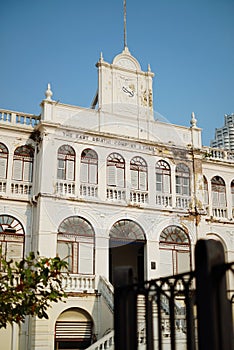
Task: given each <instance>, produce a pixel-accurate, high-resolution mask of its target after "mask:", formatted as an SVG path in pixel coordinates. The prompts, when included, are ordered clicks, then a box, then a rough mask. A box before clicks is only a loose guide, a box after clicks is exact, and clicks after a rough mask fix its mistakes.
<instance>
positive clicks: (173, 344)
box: [169, 284, 176, 350]
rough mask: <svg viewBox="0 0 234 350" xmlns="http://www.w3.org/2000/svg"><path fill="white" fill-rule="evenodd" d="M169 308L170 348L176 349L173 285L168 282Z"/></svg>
mask: <svg viewBox="0 0 234 350" xmlns="http://www.w3.org/2000/svg"><path fill="white" fill-rule="evenodd" d="M169 310H170V315H169V316H170V318H169V319H170V333H171V350H176V338H175V300H174V285H173V284H170V298H169Z"/></svg>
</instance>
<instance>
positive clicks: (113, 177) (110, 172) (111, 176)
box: [107, 165, 116, 186]
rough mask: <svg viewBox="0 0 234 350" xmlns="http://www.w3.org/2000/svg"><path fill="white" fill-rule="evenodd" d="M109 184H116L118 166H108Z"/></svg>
mask: <svg viewBox="0 0 234 350" xmlns="http://www.w3.org/2000/svg"><path fill="white" fill-rule="evenodd" d="M107 186H116V167H115V165H108V167H107Z"/></svg>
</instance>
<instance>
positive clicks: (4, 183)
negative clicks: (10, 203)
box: [0, 180, 6, 193]
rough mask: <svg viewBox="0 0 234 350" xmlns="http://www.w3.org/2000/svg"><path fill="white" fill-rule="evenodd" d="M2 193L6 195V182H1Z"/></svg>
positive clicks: (0, 189) (0, 191) (0, 190)
mask: <svg viewBox="0 0 234 350" xmlns="http://www.w3.org/2000/svg"><path fill="white" fill-rule="evenodd" d="M0 193H6V181H5V180H0Z"/></svg>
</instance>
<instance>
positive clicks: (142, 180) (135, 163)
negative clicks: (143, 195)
mask: <svg viewBox="0 0 234 350" xmlns="http://www.w3.org/2000/svg"><path fill="white" fill-rule="evenodd" d="M130 171H131V188H132V189H135V190H141V191H147V190H148V175H147V164H146V162H145V160H144V159H143V158H141V157H134V158H132V160H131V162H130Z"/></svg>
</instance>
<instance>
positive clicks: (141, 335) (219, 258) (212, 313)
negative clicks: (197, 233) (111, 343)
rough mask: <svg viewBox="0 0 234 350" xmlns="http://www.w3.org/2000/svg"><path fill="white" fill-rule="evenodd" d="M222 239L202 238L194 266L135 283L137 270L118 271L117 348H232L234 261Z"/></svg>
mask: <svg viewBox="0 0 234 350" xmlns="http://www.w3.org/2000/svg"><path fill="white" fill-rule="evenodd" d="M224 261H225V259H224V251H223V247H222V244H221V243H220V242H218V241H214V240H200V241H198V243H197V245H196V249H195V271H192V272H188V273H184V274H179V275H175V276H170V277H167V278H160V279H157V280H151V281H145V282H143V283H139V284H132V283H131V281H132V269H131V268H128V267H122V268H118V270H116V273H115V275H116V279H115V294H114V310H115V315H114V325H115V350H135V349H139V350H141V349H142V350H143V349H146V350H156V349H157V350H177V349H179V350H185V349H187V350H233V349H234V341H233V323H232V301H233V300H232V299H233V291H232V290H231V289H230V287H228V288H227V275H228V274H229V275H231V276H229V277H230V278H229V279H228V280H230V279H232V281H231V283H232V285H233V283H234V278H233V277H234V263H230V264H225V262H224Z"/></svg>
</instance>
